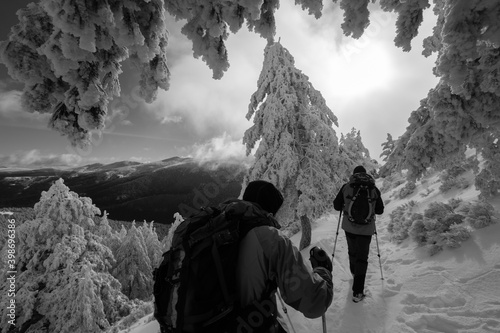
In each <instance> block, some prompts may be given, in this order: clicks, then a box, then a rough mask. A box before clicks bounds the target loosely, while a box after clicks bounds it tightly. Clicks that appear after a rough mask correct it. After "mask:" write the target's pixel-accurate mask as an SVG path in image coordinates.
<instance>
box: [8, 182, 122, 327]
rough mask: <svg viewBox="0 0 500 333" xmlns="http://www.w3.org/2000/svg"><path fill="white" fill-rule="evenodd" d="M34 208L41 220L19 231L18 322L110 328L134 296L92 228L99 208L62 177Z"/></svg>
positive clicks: (22, 227) (109, 251)
mask: <svg viewBox="0 0 500 333" xmlns="http://www.w3.org/2000/svg"><path fill="white" fill-rule="evenodd" d="M34 211H35V214H36V217H35V219H33V220H29V221H26V222H24V223H22V224H21V225H19V226H18V228H17V229H16V232H17V239H16V240H17V251H18V252H17V266H16V269H15V270H16V271H17V279H16V286H17V290H16V315H17V316H18V317H17V321H16V324H17V325H18V327H25V328H26V329H28V328H31V329H32V330H35V331H36V328H37V327H47V329H48V331H51V332H82V333H83V332H89V333H90V332H100V331H103V330H104V329H106V328H108V327H109V326H110V324H112V323H113V322H115V321H116V320H117V319H118V318H119V315H120V313H119V310H118V309H120V311H123V309H124V308H126V304H127V301H128V300H127V299H126V297H125V296H124V295H123V294H122V293H121V292H120V283H119V282H118V281H117V280H116V279H114V278H113V277H112V276H111V274H109V269H110V267H111V263H112V261H113V255H112V253H111V250H110V249H109V248H108V247H106V246H105V245H103V244H102V238H101V237H100V236H98V235H96V234H94V233H93V232H92V229H93V228H95V223H94V218H95V217H96V214H100V211H99V209H98V208H96V207H95V206H94V205H93V204H92V201H91V200H90V199H89V198H85V197H81V198H80V197H79V196H78V194H76V193H74V192H71V191H70V190H69V188H68V187H66V186H65V185H64V183H63V181H62V179H60V180H58V181H56V182H55V183H54V185H53V186H52V187H51V188H50V189H49V190H48V191H46V192H42V196H41V198H40V201H39V202H38V203H37V204H36V205H35V207H34ZM4 275H5V272H2V283H4V281H5V279H4V277H5V276H4ZM6 301H7V298H2V301H1V303H2V304H1V310H0V312H1V313H2V319H1V327H2V331H4V330H5V331H7V328H8V327H9V325H8V324H7V322H6V320H7V316H5V313H4V311H5V309H6V304H5V302H6ZM122 315H123V313H122ZM23 325H24V326H23Z"/></svg>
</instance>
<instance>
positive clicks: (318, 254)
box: [309, 246, 333, 273]
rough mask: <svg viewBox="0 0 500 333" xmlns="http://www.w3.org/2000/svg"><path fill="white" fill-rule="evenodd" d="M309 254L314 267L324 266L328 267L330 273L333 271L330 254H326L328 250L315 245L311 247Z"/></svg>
mask: <svg viewBox="0 0 500 333" xmlns="http://www.w3.org/2000/svg"><path fill="white" fill-rule="evenodd" d="M309 254H310V257H309V261H310V262H311V265H312V267H313V268H316V267H323V268H326V269H327V270H328V271H329V272H330V273H331V272H332V271H333V264H332V261H331V259H330V256H329V255H328V254H326V252H325V251H324V250H323V249H322V248H320V247H318V246H315V247H313V248H311V250H310V251H309Z"/></svg>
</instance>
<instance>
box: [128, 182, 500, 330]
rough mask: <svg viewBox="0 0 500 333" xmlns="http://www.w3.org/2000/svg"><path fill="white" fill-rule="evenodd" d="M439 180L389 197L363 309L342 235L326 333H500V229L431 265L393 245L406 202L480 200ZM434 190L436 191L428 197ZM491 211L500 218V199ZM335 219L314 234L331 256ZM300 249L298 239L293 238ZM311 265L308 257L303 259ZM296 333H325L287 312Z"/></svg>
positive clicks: (418, 253)
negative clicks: (393, 222)
mask: <svg viewBox="0 0 500 333" xmlns="http://www.w3.org/2000/svg"><path fill="white" fill-rule="evenodd" d="M436 177H437V176H435V177H433V178H429V179H428V180H427V181H426V182H424V185H422V184H420V185H419V187H418V188H417V191H418V192H416V193H415V194H413V195H412V196H410V197H408V198H406V199H405V200H396V199H394V197H393V196H392V192H394V191H396V190H398V189H394V190H393V191H392V192H389V193H384V194H383V197H384V199H385V200H387V199H389V198H390V199H391V202H390V203H389V204H388V205H387V207H386V212H385V214H384V215H382V216H381V217H379V219H378V222H377V224H378V234H379V236H378V240H379V246H380V254H381V263H382V268H383V274H384V277H385V279H384V280H381V272H380V266H379V261H378V257H377V246H376V239H375V238H373V241H372V247H371V249H372V251H371V253H370V259H369V266H368V275H367V282H366V288H367V291H368V294H369V296H368V297H367V298H366V299H365V300H364V301H363V302H361V303H357V304H356V303H353V302H352V300H351V295H352V292H351V287H352V278H351V275H350V273H349V268H348V258H347V246H346V241H345V235H344V233H343V232H342V230H340V232H339V237H338V241H337V247H336V252H335V257H334V270H333V274H334V287H335V294H334V300H333V303H332V305H331V306H330V308H329V309H328V311H327V313H326V320H327V329H328V332H336V333H434V332H443V333H465V332H468V333H487V332H500V237H499V236H500V224H496V225H492V226H489V227H486V228H484V229H480V230H477V231H475V232H473V234H472V237H471V239H469V240H468V241H466V242H465V243H463V244H462V246H461V247H460V248H458V249H455V250H445V251H443V252H442V253H440V254H437V255H435V256H432V257H429V255H428V253H427V252H426V251H425V250H423V249H422V248H418V247H417V246H416V243H414V242H413V241H410V240H406V241H405V242H403V243H402V244H399V245H398V244H395V243H391V242H390V241H389V236H390V235H389V234H388V232H387V224H388V223H389V220H390V219H389V213H390V212H391V211H392V210H393V209H394V208H396V207H398V206H399V205H401V204H403V203H405V202H407V201H408V200H415V201H418V202H419V204H420V205H421V206H422V207H423V206H425V204H427V203H430V202H433V201H443V202H446V201H447V200H449V198H451V197H456V198H458V197H460V198H463V199H464V200H471V199H475V198H476V197H477V194H478V193H477V191H475V190H474V188H473V186H470V188H468V189H465V190H460V191H458V190H456V191H450V192H448V193H446V194H445V195H443V194H442V193H440V192H439V190H437V187H439V183H438V182H437V178H436ZM429 187H436V189H435V190H434V191H432V192H431V193H430V194H429V195H428V196H425V197H424V196H421V195H420V193H429V191H428V188H429ZM492 204H493V205H494V206H495V208H496V210H497V212H498V211H500V198H499V199H496V200H495V201H494V202H492ZM337 222H338V213H335V214H331V215H328V216H325V217H323V218H321V219H320V220H318V221H317V222H316V223H315V225H314V226H313V236H312V237H313V239H312V245H311V246H314V245H319V246H321V247H323V248H324V249H325V250H327V251H328V252H330V253H331V252H332V250H333V245H334V240H335V231H336V227H337ZM292 240H293V241H294V243H295V244H298V243H299V240H300V234H297V235H295V236H293V237H292ZM303 255H304V257H305V258H308V249H305V250H304V251H303ZM288 313H289V315H290V317H291V320H292V323H293V326H294V329H295V331H296V332H322V322H321V318H318V319H314V320H310V319H307V318H305V317H304V316H303V315H302V314H301V313H298V312H296V311H294V310H293V309H291V308H288ZM144 321H147V318H144V319H143V321H142V322H140V323H138V324H137V325H136V326H134V327H132V329H131V330H130V331H129V332H130V333H157V332H158V326H157V323H156V322H155V321H151V322H149V323H144ZM123 332H125V331H123Z"/></svg>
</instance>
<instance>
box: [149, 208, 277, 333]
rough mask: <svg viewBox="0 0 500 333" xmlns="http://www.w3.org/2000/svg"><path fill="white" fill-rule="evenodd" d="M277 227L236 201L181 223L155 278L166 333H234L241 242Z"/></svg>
mask: <svg viewBox="0 0 500 333" xmlns="http://www.w3.org/2000/svg"><path fill="white" fill-rule="evenodd" d="M263 225H268V226H273V227H276V228H279V227H280V226H279V224H278V223H277V222H276V220H275V219H274V218H273V217H272V216H271V214H269V213H267V212H266V211H264V210H262V209H261V208H260V207H258V206H256V205H255V204H253V203H251V202H248V201H242V200H232V201H229V202H226V203H223V204H221V205H220V206H219V207H217V208H215V207H210V208H204V209H202V211H201V212H200V213H199V214H197V215H195V216H193V217H191V218H188V219H187V220H186V221H184V222H182V223H181V224H180V225H179V226H178V227H177V229H176V231H175V232H174V236H173V238H172V246H171V248H170V250H169V251H167V252H165V253H164V254H163V261H162V263H161V264H160V266H159V267H158V268H157V269H156V270H155V272H154V278H155V282H154V297H155V318H156V319H157V320H158V322H159V323H160V327H161V332H162V333H167V332H168V333H170V332H207V333H209V332H217V333H223V332H236V322H237V320H236V317H237V316H238V314H239V312H241V311H243V310H242V309H240V308H239V303H238V295H237V290H236V267H237V259H238V248H239V243H240V240H241V239H242V238H243V237H244V236H245V235H246V234H247V233H248V231H250V230H251V229H252V228H254V227H257V226H263Z"/></svg>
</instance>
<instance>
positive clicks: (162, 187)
mask: <svg viewBox="0 0 500 333" xmlns="http://www.w3.org/2000/svg"><path fill="white" fill-rule="evenodd" d="M245 171H246V168H245V166H243V165H239V164H229V163H216V162H213V163H205V164H199V163H198V162H197V161H195V160H193V159H191V158H182V157H173V158H169V159H165V160H162V161H158V162H151V163H139V162H133V161H121V162H115V163H111V164H100V163H95V164H89V165H86V166H81V167H77V168H73V169H64V170H62V169H61V170H60V169H55V168H43V169H36V170H12V169H7V170H2V169H0V208H1V207H33V206H34V204H35V203H36V202H38V201H39V200H40V196H41V193H42V191H47V190H48V189H49V188H50V186H51V185H52V184H53V183H54V181H56V180H57V179H59V178H62V179H63V180H64V183H65V184H66V186H68V187H69V188H70V189H71V191H73V192H76V193H78V195H80V196H85V197H90V198H91V199H92V202H93V203H94V204H95V205H96V206H97V207H98V208H99V209H100V210H101V212H104V211H107V213H108V214H109V218H111V219H114V220H123V221H132V220H136V221H143V220H146V221H153V220H154V221H155V222H159V223H171V222H173V220H174V219H173V215H174V214H175V213H176V212H180V213H181V214H183V215H184V216H186V215H188V214H190V213H193V212H194V211H196V210H197V209H199V208H200V206H205V205H214V204H216V203H218V202H220V201H223V200H225V199H228V198H234V197H238V195H239V194H240V192H241V184H242V181H243V176H244V174H245Z"/></svg>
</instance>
